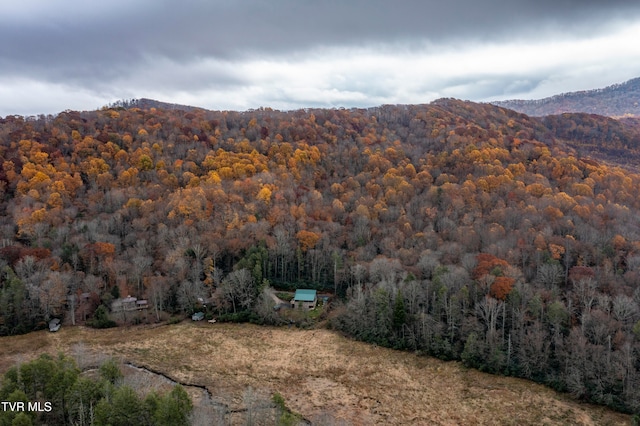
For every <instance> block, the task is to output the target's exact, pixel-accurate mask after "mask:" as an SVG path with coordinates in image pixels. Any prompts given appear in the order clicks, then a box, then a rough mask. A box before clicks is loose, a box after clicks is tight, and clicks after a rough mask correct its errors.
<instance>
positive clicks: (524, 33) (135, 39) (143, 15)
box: [0, 0, 640, 112]
mask: <svg viewBox="0 0 640 426" xmlns="http://www.w3.org/2000/svg"><path fill="white" fill-rule="evenodd" d="M639 16H640V4H638V2H636V1H633V2H630V1H615V0H614V1H608V2H601V1H589V0H587V1H569V0H556V1H547V0H545V1H535V2H534V1H521V2H516V1H506V0H492V1H485V2H478V1H470V0H464V1H463V0H455V1H448V2H441V1H438V2H432V1H426V2H425V1H417V0H411V1H395V2H389V1H381V0H351V1H345V0H342V1H336V0H326V1H318V2H311V1H306V0H249V1H233V2H231V1H225V2H223V1H204V0H193V1H174V0H164V1H162V0H157V1H150V0H141V1H135V2H131V1H122V0H115V1H110V2H99V3H96V2H86V1H78V0H67V1H64V0H60V1H56V2H43V1H40V0H23V1H22V2H15V3H14V4H12V5H11V6H8V7H7V8H5V10H4V11H3V13H2V14H1V15H0V39H2V40H4V41H5V42H4V43H2V44H0V85H2V81H3V80H4V81H5V82H7V81H13V82H15V81H22V80H28V81H31V82H32V83H33V82H41V83H49V84H56V85H61V86H64V87H67V88H68V89H69V90H71V91H73V90H76V91H78V92H81V91H88V92H92V93H94V95H95V96H96V97H97V98H100V97H101V96H102V97H109V96H119V95H129V94H130V95H131V96H138V95H137V94H136V91H137V90H139V89H144V90H146V91H147V93H148V92H151V91H154V92H156V93H158V94H160V95H162V93H163V91H167V93H168V92H172V93H174V95H175V93H182V97H183V98H189V93H193V92H194V91H198V90H200V91H202V90H218V91H221V92H225V91H227V92H230V91H232V90H234V88H238V87H244V88H248V87H250V86H252V85H254V86H255V85H256V84H259V83H260V80H258V81H257V82H256V80H255V76H254V77H252V76H251V75H250V74H251V72H253V71H252V70H247V68H246V67H244V66H242V64H246V63H249V62H251V61H254V62H257V61H273V60H275V61H281V62H284V63H293V62H297V61H305V60H308V58H309V56H313V55H316V54H318V52H321V53H322V52H327V51H332V49H333V50H337V51H342V52H347V53H346V55H349V52H350V51H353V50H358V49H360V50H363V49H364V50H367V51H380V52H383V53H386V54H388V53H389V52H395V51H399V52H405V53H407V54H408V55H410V54H411V53H413V52H418V53H420V54H425V52H427V53H428V51H429V49H435V50H438V51H439V50H441V49H442V48H443V46H445V47H446V46H450V48H451V49H458V50H459V49H460V48H461V47H464V46H466V45H467V44H474V45H479V44H496V43H498V44H499V43H503V42H513V41H514V40H540V39H545V38H549V39H554V38H559V37H560V38H576V39H580V38H583V37H593V35H594V34H598V33H606V32H607V31H610V30H611V29H612V28H615V27H616V26H625V25H629V24H630V23H633V22H638V17H639ZM326 60H327V61H331V58H330V57H329V56H327V57H326ZM540 60H541V61H543V60H544V58H540ZM467 66H468V65H467ZM469 71H470V72H471V71H473V70H472V69H470V70H469ZM327 72H331V71H330V70H329V71H327ZM516 77H517V78H520V80H523V79H522V78H521V76H516ZM465 78H467V77H465ZM473 78H474V77H473V75H471V76H470V77H468V79H471V80H473ZM375 79H376V78H375V77H373V78H372V77H371V76H364V77H362V78H356V77H350V78H349V79H347V80H346V81H347V83H349V82H352V83H353V84H356V83H357V84H356V85H355V86H353V87H345V88H343V89H344V90H346V91H351V92H358V93H363V94H366V92H367V91H371V92H372V93H376V92H379V93H387V92H389V91H392V90H394V89H393V86H389V87H385V86H384V85H382V86H380V87H378V88H375V87H374V85H375ZM542 79H544V76H541V75H536V76H532V78H531V79H530V81H540V80H542ZM347 83H345V84H347ZM506 86H507V83H505V84H504V85H502V84H500V83H499V82H496V81H495V80H492V79H485V84H484V85H482V86H478V87H476V88H475V91H476V92H477V93H481V94H484V95H491V94H492V93H495V90H493V89H492V88H493V87H506ZM322 89H323V90H328V89H329V88H327V87H324V88H322ZM435 89H438V90H436V91H438V92H442V90H439V89H442V88H435ZM265 90H266V89H265ZM251 92H252V91H251V90H249V89H246V90H245V95H246V96H250V95H252V94H253V95H254V96H256V97H257V98H258V99H259V100H260V101H263V100H264V101H266V102H268V101H269V97H268V94H265V93H258V92H260V90H258V89H256V88H255V87H254V89H253V93H251ZM0 93H1V89H0ZM470 93H472V92H470ZM27 95H28V94H27ZM279 96H283V95H282V91H281V92H280V94H279ZM261 97H262V98H263V99H261ZM356 97H357V96H356ZM373 98H375V96H374V97H373ZM274 99H275V98H274ZM376 99H377V98H376ZM1 104H2V101H0V106H1V107H2V108H1V109H2V112H6V111H7V110H8V109H10V108H9V107H10V106H7V105H1ZM239 105H240V104H239Z"/></svg>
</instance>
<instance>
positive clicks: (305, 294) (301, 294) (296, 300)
mask: <svg viewBox="0 0 640 426" xmlns="http://www.w3.org/2000/svg"><path fill="white" fill-rule="evenodd" d="M316 293H317V292H316V290H306V289H297V290H296V294H295V295H294V296H293V299H291V307H292V308H304V309H308V310H311V309H315V307H316V304H317V303H318V295H317V294H316Z"/></svg>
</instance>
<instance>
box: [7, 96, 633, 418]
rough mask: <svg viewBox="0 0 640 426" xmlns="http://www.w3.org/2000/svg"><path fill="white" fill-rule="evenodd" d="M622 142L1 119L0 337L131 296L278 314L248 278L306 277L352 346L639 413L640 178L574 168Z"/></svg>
mask: <svg viewBox="0 0 640 426" xmlns="http://www.w3.org/2000/svg"><path fill="white" fill-rule="evenodd" d="M572 123H573V124H572ZM573 126H575V128H574V127H573ZM607 129H609V130H607ZM598 141H601V142H602V144H598ZM637 141H638V132H637V128H635V127H633V126H631V125H629V124H628V123H625V122H617V121H616V122H613V121H606V120H605V119H603V118H602V117H596V116H586V115H576V116H570V117H569V116H556V117H552V118H548V119H544V120H538V119H533V118H529V117H527V116H524V115H521V114H518V113H515V112H513V111H509V110H506V109H502V108H498V107H494V106H490V105H478V104H473V103H465V102H460V101H455V100H440V101H436V102H434V103H432V104H430V105H417V106H383V107H379V108H371V109H351V110H342V109H339V110H320V109H318V110H304V111H302V110H301V111H294V112H279V111H273V110H269V109H260V110H255V111H249V112H244V113H240V112H211V111H205V110H192V111H179V110H162V109H153V108H151V109H140V108H129V109H126V108H122V107H120V108H105V109H103V110H100V111H94V112H82V113H80V112H71V111H68V112H64V113H61V114H59V115H58V116H55V117H51V116H49V117H39V118H33V119H25V118H22V117H14V116H10V117H6V118H5V119H3V120H2V121H1V122H0V142H1V143H0V155H1V156H2V167H1V172H0V182H1V185H0V186H1V188H2V203H1V205H0V211H1V212H2V215H1V217H0V221H1V222H0V238H1V243H2V244H1V245H2V248H1V249H0V257H1V258H2V262H3V264H2V277H1V287H0V315H2V317H1V318H0V334H3V335H6V334H15V333H21V332H26V331H29V330H31V329H34V328H37V327H41V326H42V324H43V321H46V320H48V319H49V318H50V317H52V316H58V317H59V316H64V317H65V321H67V322H73V323H79V322H84V321H85V320H87V319H90V318H92V316H93V313H94V311H95V310H96V309H97V308H98V306H101V305H102V306H103V307H102V308H100V309H101V311H100V312H101V315H103V314H104V311H105V310H106V309H108V308H109V307H110V306H111V305H110V302H111V301H112V299H113V298H117V297H119V296H125V295H131V296H135V297H138V298H146V299H148V300H149V303H150V305H151V306H152V308H153V310H154V312H156V315H159V312H162V311H169V312H180V311H183V312H189V311H191V309H193V307H194V306H195V305H197V304H198V303H199V298H201V299H202V300H206V299H208V298H209V297H212V299H211V300H212V302H213V303H214V305H215V309H217V310H218V312H221V313H225V312H226V313H231V312H233V313H239V312H253V313H254V314H256V315H258V316H260V317H262V318H263V319H264V320H273V315H274V314H273V309H271V306H270V305H269V302H270V301H269V300H268V298H265V297H263V294H261V291H262V289H263V288H264V286H265V285H266V284H270V285H271V286H274V287H277V288H295V287H300V286H304V287H311V288H319V289H325V290H327V291H331V292H334V293H336V295H337V296H339V298H340V297H343V300H344V303H343V304H342V305H341V306H339V307H338V308H337V309H336V312H335V316H334V318H333V320H332V322H331V324H332V325H333V326H334V327H337V328H339V329H341V330H343V331H345V332H347V333H349V334H350V335H353V336H356V337H358V338H360V339H363V340H365V341H369V342H376V343H378V344H382V345H388V346H391V347H396V348H408V349H416V350H421V351H423V352H425V353H429V354H433V355H436V356H439V357H441V358H446V359H461V360H463V361H464V362H465V363H466V364H467V365H470V366H474V367H477V368H480V369H482V370H486V371H491V372H496V373H504V374H511V375H516V376H521V377H526V378H530V379H533V380H536V381H540V382H544V383H547V384H550V385H552V386H554V387H556V388H558V389H562V390H567V391H569V392H571V393H572V394H574V395H576V396H578V397H584V398H588V399H591V400H594V401H597V402H600V403H605V404H608V405H610V406H613V407H615V408H618V409H622V410H626V411H633V410H638V409H639V408H640V407H638V401H640V371H639V370H640V363H639V361H638V354H639V351H640V321H639V320H640V316H639V314H640V309H639V302H640V289H639V288H638V280H639V274H640V232H639V231H640V227H639V225H640V214H639V213H640V199H638V197H637V194H638V189H639V184H640V175H638V174H634V173H631V172H629V171H626V169H622V168H617V167H613V166H611V165H610V164H609V165H604V163H601V162H599V161H594V159H592V158H586V157H585V155H587V154H588V153H589V152H591V151H590V150H591V148H589V144H592V145H597V147H598V149H600V148H602V147H604V148H603V149H609V148H608V147H611V149H616V150H618V151H615V152H613V151H607V153H608V156H609V157H608V158H609V159H610V160H616V159H618V158H620V157H627V158H631V157H633V156H636V155H637V145H636V142H637ZM583 148H584V149H583ZM336 305H338V303H336ZM117 319H118V320H119V321H126V318H117Z"/></svg>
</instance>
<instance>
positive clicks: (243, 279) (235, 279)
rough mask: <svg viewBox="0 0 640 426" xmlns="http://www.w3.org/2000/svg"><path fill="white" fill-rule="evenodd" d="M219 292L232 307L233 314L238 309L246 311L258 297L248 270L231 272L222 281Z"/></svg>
mask: <svg viewBox="0 0 640 426" xmlns="http://www.w3.org/2000/svg"><path fill="white" fill-rule="evenodd" d="M220 290H221V293H222V296H223V298H224V300H225V301H226V302H227V303H230V304H231V306H232V307H233V312H234V313H236V312H237V310H238V308H241V309H248V308H249V307H250V306H251V305H252V304H253V302H254V301H255V299H256V297H257V295H258V292H257V287H256V285H255V283H254V282H253V277H252V276H251V273H250V272H249V270H248V269H239V270H237V271H233V272H231V273H230V274H229V275H227V276H226V277H225V279H224V280H222V285H221V286H220Z"/></svg>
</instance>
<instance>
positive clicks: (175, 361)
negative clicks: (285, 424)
mask: <svg viewBox="0 0 640 426" xmlns="http://www.w3.org/2000/svg"><path fill="white" fill-rule="evenodd" d="M0 343H1V344H0V372H4V371H6V370H7V368H8V367H10V366H11V365H13V364H15V363H18V362H20V361H26V360H29V359H32V358H34V357H36V356H37V355H39V354H40V353H42V352H49V353H52V354H55V353H57V352H59V351H62V352H64V353H67V354H69V355H73V356H75V357H76V358H77V359H78V360H79V363H80V364H81V365H82V364H84V365H90V364H91V362H92V361H91V360H99V359H103V358H104V357H107V356H113V357H116V358H117V359H119V360H121V361H122V362H124V363H132V364H134V365H137V366H142V367H146V368H148V369H150V370H153V371H156V372H160V373H163V374H165V375H166V376H168V377H170V378H172V379H174V380H175V381H178V382H180V383H183V384H190V385H201V386H205V387H206V388H207V389H208V390H209V392H210V393H211V399H212V401H213V403H214V404H217V405H226V406H227V407H228V408H229V409H230V410H236V411H240V410H243V409H244V408H245V407H243V401H246V393H247V389H251V392H253V393H255V395H262V396H263V397H264V398H265V399H268V398H270V396H271V395H273V394H274V393H276V392H277V393H279V394H281V395H282V396H283V397H284V399H285V402H286V405H287V407H288V408H289V409H291V410H292V411H294V412H296V413H299V414H300V415H302V416H303V418H304V419H307V420H309V421H311V422H312V424H353V425H369V424H397V425H400V424H439V425H457V424H465V425H483V424H513V425H523V424H537V425H541V424H582V425H603V424H604V425H606V424H612V425H614V424H630V418H629V416H626V415H623V414H620V413H616V412H613V411H611V410H609V409H606V408H603V407H598V406H594V405H589V404H583V403H580V402H577V401H575V400H573V399H572V398H570V397H569V396H568V395H563V394H559V393H557V392H554V391H553V390H551V389H549V388H546V387H544V386H541V385H537V384H534V383H531V382H529V381H526V380H521V379H514V378H510V377H499V376H494V375H489V374H484V373H480V372H478V371H475V370H469V369H466V368H464V367H463V366H462V365H461V364H460V363H457V362H443V361H440V360H437V359H434V358H430V357H424V356H418V355H416V354H413V353H408V352H400V351H394V350H391V349H386V348H382V347H376V346H372V345H368V344H365V343H362V342H358V341H353V340H349V339H347V338H345V337H343V336H341V335H340V334H338V333H336V332H333V331H330V330H325V329H316V330H299V329H295V328H270V327H260V326H254V325H249V324H240V325H238V324H207V323H197V324H195V323H191V322H182V323H179V324H174V325H162V326H157V327H150V326H136V327H128V328H113V329H107V330H94V329H89V328H84V327H64V328H63V329H61V330H60V331H59V332H58V333H49V332H46V331H39V332H34V333H30V334H27V335H21V336H11V337H2V338H1V339H0Z"/></svg>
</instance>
